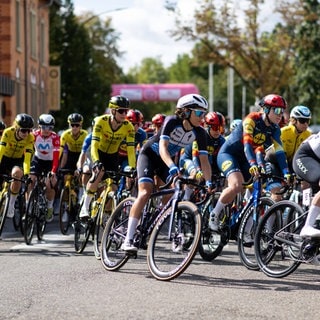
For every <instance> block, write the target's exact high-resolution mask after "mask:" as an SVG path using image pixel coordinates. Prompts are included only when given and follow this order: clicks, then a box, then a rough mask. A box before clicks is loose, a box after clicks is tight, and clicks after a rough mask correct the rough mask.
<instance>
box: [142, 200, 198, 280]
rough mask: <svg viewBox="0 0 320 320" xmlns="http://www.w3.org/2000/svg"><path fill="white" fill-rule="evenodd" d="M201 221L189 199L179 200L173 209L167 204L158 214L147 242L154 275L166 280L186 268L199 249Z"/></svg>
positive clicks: (158, 278) (149, 264)
mask: <svg viewBox="0 0 320 320" xmlns="http://www.w3.org/2000/svg"><path fill="white" fill-rule="evenodd" d="M171 223H172V229H171V234H170V237H169V238H168V233H169V230H170V226H171ZM201 223H202V218H201V215H200V213H199V211H198V208H197V206H196V205H195V204H193V203H192V202H189V201H181V202H179V203H178V204H177V207H176V210H175V211H174V212H171V208H169V209H168V210H166V211H165V212H164V213H163V214H162V215H161V217H160V218H159V219H158V221H157V223H156V225H155V227H154V228H153V230H152V232H151V235H150V239H149V243H148V252H147V261H148V267H149V270H150V272H151V274H152V276H153V277H155V278H156V279H157V280H163V281H169V280H172V279H174V278H176V277H178V276H179V275H180V274H182V273H183V272H184V271H185V270H186V269H187V268H188V266H189V265H190V263H191V262H192V260H193V258H194V256H195V255H196V253H197V250H198V246H199V242H200V238H201ZM180 224H181V228H180Z"/></svg>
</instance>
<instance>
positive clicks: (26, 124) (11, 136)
mask: <svg viewBox="0 0 320 320" xmlns="http://www.w3.org/2000/svg"><path fill="white" fill-rule="evenodd" d="M33 126H34V120H33V118H32V117H31V116H30V115H28V114H26V113H20V114H17V116H16V118H15V120H14V123H13V125H12V126H11V127H8V128H6V129H5V130H4V132H3V134H2V137H1V142H0V174H11V176H12V177H15V178H18V179H21V178H22V177H23V175H28V174H29V173H30V163H31V157H32V154H33V147H34V136H33V135H32V134H31V131H32V128H33ZM20 188H21V182H20V181H16V180H14V181H12V183H11V184H10V190H11V196H10V201H9V208H8V213H7V216H8V218H12V217H13V216H14V203H15V201H16V199H17V197H18V194H19V191H20Z"/></svg>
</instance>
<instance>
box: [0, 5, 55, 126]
mask: <svg viewBox="0 0 320 320" xmlns="http://www.w3.org/2000/svg"><path fill="white" fill-rule="evenodd" d="M53 5H61V1H60V0H0V120H3V121H4V122H5V123H6V124H7V126H9V125H11V123H12V122H13V120H14V118H15V116H16V114H17V113H21V112H25V113H28V114H30V115H32V116H33V117H34V119H35V120H36V119H37V117H38V116H39V115H40V114H41V113H46V112H48V111H49V109H53V108H52V107H51V106H49V101H50V100H49V99H52V98H51V96H50V95H51V93H50V90H49V88H51V84H50V76H49V74H50V66H49V10H50V8H51V6H53Z"/></svg>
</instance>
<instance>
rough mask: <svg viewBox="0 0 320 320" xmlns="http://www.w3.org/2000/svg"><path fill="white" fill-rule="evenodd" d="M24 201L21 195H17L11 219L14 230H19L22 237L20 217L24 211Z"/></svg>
mask: <svg viewBox="0 0 320 320" xmlns="http://www.w3.org/2000/svg"><path fill="white" fill-rule="evenodd" d="M25 203H26V202H25V199H24V197H23V195H22V194H21V193H19V195H18V197H17V200H16V202H15V204H14V208H15V210H14V216H13V219H12V222H13V227H14V230H16V231H18V230H20V231H21V233H22V235H23V226H22V217H23V215H24V211H25Z"/></svg>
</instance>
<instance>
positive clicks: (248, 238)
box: [238, 197, 274, 270]
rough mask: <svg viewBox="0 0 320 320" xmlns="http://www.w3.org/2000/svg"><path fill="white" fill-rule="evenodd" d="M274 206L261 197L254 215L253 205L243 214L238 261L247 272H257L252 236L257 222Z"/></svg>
mask: <svg viewBox="0 0 320 320" xmlns="http://www.w3.org/2000/svg"><path fill="white" fill-rule="evenodd" d="M273 204H274V201H273V200H272V199H271V198H267V197H262V198H260V200H259V202H258V206H257V208H256V210H257V211H256V215H254V206H253V204H252V205H251V206H250V207H248V209H247V210H246V212H245V213H244V215H243V217H242V219H241V222H240V225H239V231H238V252H239V257H240V261H241V262H242V264H243V265H244V266H245V267H246V268H248V269H249V270H259V265H258V262H257V259H256V256H255V252H254V236H255V231H256V228H257V225H258V223H259V220H260V219H261V218H262V217H263V216H264V214H265V213H266V212H267V210H268V209H269V208H270V207H271V206H272V205H273Z"/></svg>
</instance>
